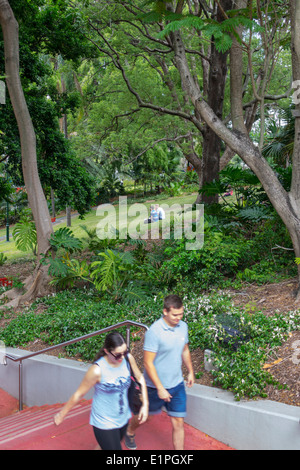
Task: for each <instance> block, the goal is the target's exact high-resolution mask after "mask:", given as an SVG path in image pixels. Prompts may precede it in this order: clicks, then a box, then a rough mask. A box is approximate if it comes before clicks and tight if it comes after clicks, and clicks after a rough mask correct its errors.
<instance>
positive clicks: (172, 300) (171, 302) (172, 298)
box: [164, 294, 183, 312]
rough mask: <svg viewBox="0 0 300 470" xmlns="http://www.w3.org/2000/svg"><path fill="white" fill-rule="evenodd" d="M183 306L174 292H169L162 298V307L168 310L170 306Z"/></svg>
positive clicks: (177, 307)
mask: <svg viewBox="0 0 300 470" xmlns="http://www.w3.org/2000/svg"><path fill="white" fill-rule="evenodd" d="M182 306H183V303H182V300H181V297H179V296H178V295H176V294H170V295H168V296H167V297H165V299H164V309H165V310H167V312H169V310H170V308H176V309H179V308H181V307H182Z"/></svg>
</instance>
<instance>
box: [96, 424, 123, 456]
mask: <svg viewBox="0 0 300 470" xmlns="http://www.w3.org/2000/svg"><path fill="white" fill-rule="evenodd" d="M127 426H128V423H127V424H125V426H123V427H122V428H116V429H99V428H96V427H95V426H93V428H94V434H95V437H96V439H97V442H98V444H99V446H100V447H101V449H102V450H122V446H121V441H122V439H123V437H124V436H125V433H126V429H127Z"/></svg>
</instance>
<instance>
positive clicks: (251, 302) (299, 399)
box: [0, 262, 300, 406]
mask: <svg viewBox="0 0 300 470" xmlns="http://www.w3.org/2000/svg"><path fill="white" fill-rule="evenodd" d="M32 270H33V264H32V262H23V263H16V264H5V265H4V266H2V267H1V268H0V277H6V276H18V277H19V279H20V280H21V281H22V280H24V279H25V278H26V277H27V276H28V274H30V273H31V272H32ZM296 287H297V282H296V279H289V280H286V281H283V282H280V283H276V284H267V285H263V286H256V285H248V286H245V287H244V288H243V289H242V290H240V291H232V292H231V294H232V297H233V301H234V303H235V304H236V305H239V306H247V308H248V309H251V308H258V309H259V310H261V311H263V312H264V313H265V314H266V315H272V314H274V313H275V312H276V311H278V312H286V311H292V310H295V309H296V306H295V298H294V291H295V289H296ZM8 321H9V320H8V319H0V327H3V326H5V324H6V323H7V322H8ZM138 335H139V337H140V338H141V339H140V340H138V341H132V344H131V346H132V353H133V354H134V356H135V358H136V360H137V363H138V365H139V366H140V367H141V368H143V332H142V331H141V332H139V333H138ZM45 347H47V345H46V344H45V343H43V342H42V341H41V340H40V339H38V338H37V339H36V340H35V341H34V342H32V343H31V344H29V345H28V346H27V347H26V349H28V350H30V351H37V350H40V349H43V348H45ZM52 354H53V355H56V354H62V351H61V350H54V351H53V352H52ZM191 355H192V362H193V365H194V371H195V373H199V374H200V375H201V377H200V378H199V379H197V380H196V383H200V384H202V385H206V386H213V377H212V375H211V374H210V373H209V372H207V371H205V369H204V351H202V350H201V349H197V350H195V351H192V353H191ZM267 367H268V370H269V372H270V373H271V374H272V375H273V376H274V378H275V379H276V380H278V381H279V382H280V383H281V384H283V385H287V386H288V388H287V389H282V390H278V389H277V388H275V387H273V386H269V387H268V388H267V390H266V392H267V394H268V399H269V400H274V401H279V402H282V403H286V404H288V405H294V406H300V331H295V332H293V333H292V334H291V336H290V337H289V339H288V340H287V341H286V342H285V343H284V344H283V345H282V346H281V347H280V348H279V349H278V351H277V360H275V361H274V358H273V359H272V360H271V361H270V363H269V364H268V366H267Z"/></svg>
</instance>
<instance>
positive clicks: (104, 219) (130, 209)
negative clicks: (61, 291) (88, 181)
mask: <svg viewBox="0 0 300 470" xmlns="http://www.w3.org/2000/svg"><path fill="white" fill-rule="evenodd" d="M195 200H196V194H195V193H194V194H189V195H182V196H177V197H168V198H165V199H162V198H160V199H159V204H160V205H161V206H163V205H165V206H166V208H167V209H168V207H169V208H170V209H172V206H173V209H174V210H173V211H172V212H171V215H170V218H171V220H172V219H173V213H174V212H177V206H178V208H180V206H181V207H182V209H183V206H184V204H193V203H194V202H195ZM155 202H158V201H155V200H154V199H150V198H149V200H147V201H146V202H142V203H141V202H138V201H136V202H133V200H132V199H131V200H127V216H126V213H125V209H124V208H125V206H123V209H122V208H121V211H123V212H121V213H120V207H119V203H117V204H114V205H111V204H109V205H107V206H108V213H105V212H104V207H103V206H102V208H101V210H100V211H98V215H97V210H96V209H92V210H91V211H90V212H89V213H88V214H86V215H85V216H84V219H80V218H79V216H75V217H72V226H71V227H70V229H71V230H72V232H73V234H74V236H75V237H77V238H80V239H82V238H87V234H86V232H85V231H84V230H83V229H82V228H81V225H85V226H86V227H87V228H89V229H94V228H97V226H98V229H99V227H100V228H101V227H103V226H104V230H105V231H109V230H110V229H109V226H110V227H114V228H117V229H118V230H121V231H122V229H123V230H124V229H125V228H127V230H128V232H129V234H130V235H131V233H132V232H134V231H135V230H137V231H138V232H140V233H145V231H146V230H152V231H153V232H151V238H155V237H156V236H157V235H156V233H157V232H158V224H157V225H156V226H155V227H154V226H152V227H151V224H150V225H146V224H144V223H143V221H144V218H145V217H147V214H149V210H150V206H151V204H155ZM163 207H164V206H163ZM138 209H140V210H141V214H140V215H139V214H138ZM169 212H170V211H169ZM166 213H168V210H167V211H166ZM58 219H59V217H58ZM138 223H140V225H138ZM160 224H161V225H162V228H163V229H164V226H165V227H166V226H167V224H168V217H167V218H166V220H165V221H162V223H161V222H160ZM66 226H67V224H66V221H63V222H61V223H55V224H53V229H54V231H56V230H58V229H59V228H61V227H66ZM12 230H13V226H10V242H7V241H6V240H4V241H1V240H0V253H4V254H5V256H7V258H8V261H13V260H17V259H19V258H23V259H24V258H28V259H29V258H33V257H34V256H33V254H32V253H30V252H26V253H24V252H21V251H19V250H17V248H16V245H15V243H14V241H13V238H12V235H11V234H12ZM5 236H6V229H5V228H4V229H1V230H0V238H1V237H5Z"/></svg>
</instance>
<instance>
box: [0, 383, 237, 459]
mask: <svg viewBox="0 0 300 470" xmlns="http://www.w3.org/2000/svg"><path fill="white" fill-rule="evenodd" d="M0 392H1V391H0ZM0 396H1V393H0ZM61 406H62V405H61V404H57V405H51V406H47V405H45V406H41V407H32V408H28V409H26V410H24V411H21V412H13V414H10V415H9V416H5V417H2V418H1V419H0V450H95V449H96V447H97V442H96V440H95V437H94V433H93V430H92V427H91V426H90V425H89V414H90V408H91V400H83V401H82V402H81V403H80V404H79V405H77V406H76V407H74V408H73V409H72V410H71V411H70V413H69V414H68V415H67V416H66V418H65V420H64V421H63V423H62V424H61V425H60V426H56V425H55V424H54V423H53V416H54V415H55V413H56V412H57V410H58V409H60V408H61ZM171 436H172V433H171V423H170V419H169V418H168V416H166V414H165V413H162V414H161V415H159V416H155V417H153V418H152V420H151V421H150V422H149V423H146V424H145V425H143V426H141V428H140V429H139V431H138V433H137V436H136V442H137V445H138V450H172V438H171ZM125 449H126V448H125V447H124V450H125ZM185 449H186V450H229V449H230V448H229V447H228V446H226V445H225V444H222V443H221V442H218V441H216V440H215V439H213V438H211V437H209V436H207V435H206V434H204V433H202V432H200V431H198V430H197V429H195V428H193V427H192V426H189V425H185Z"/></svg>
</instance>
